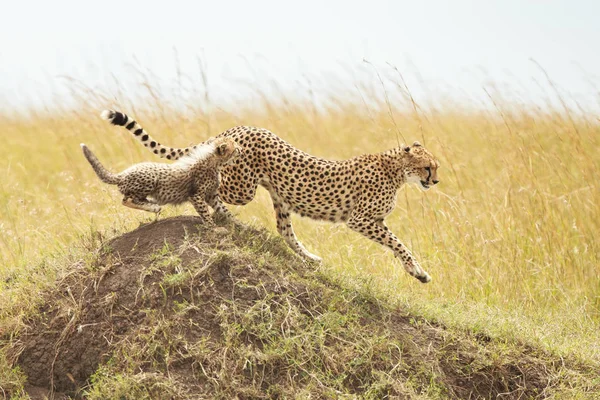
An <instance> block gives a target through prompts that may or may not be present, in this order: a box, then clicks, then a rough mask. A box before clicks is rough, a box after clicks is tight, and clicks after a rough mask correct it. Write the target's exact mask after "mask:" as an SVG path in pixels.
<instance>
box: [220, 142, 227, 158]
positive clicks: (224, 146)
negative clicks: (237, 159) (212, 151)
mask: <svg viewBox="0 0 600 400" xmlns="http://www.w3.org/2000/svg"><path fill="white" fill-rule="evenodd" d="M227 147H228V146H227V143H223V144H220V145H219V147H217V154H218V155H220V156H222V155H225V154H227Z"/></svg>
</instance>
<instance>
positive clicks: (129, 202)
mask: <svg viewBox="0 0 600 400" xmlns="http://www.w3.org/2000/svg"><path fill="white" fill-rule="evenodd" d="M123 205H124V206H125V207H129V208H134V209H136V210H143V211H148V212H153V213H154V214H156V218H155V221H156V220H158V215H159V214H160V210H161V207H160V206H159V205H158V204H156V203H153V202H151V201H149V200H147V199H139V198H134V197H128V196H125V197H124V198H123Z"/></svg>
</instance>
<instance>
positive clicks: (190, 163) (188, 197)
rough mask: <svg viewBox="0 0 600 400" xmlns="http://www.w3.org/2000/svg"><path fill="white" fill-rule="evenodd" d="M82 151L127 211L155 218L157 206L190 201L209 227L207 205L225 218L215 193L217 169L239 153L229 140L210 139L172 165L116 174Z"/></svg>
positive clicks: (135, 168)
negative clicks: (129, 208) (115, 189)
mask: <svg viewBox="0 0 600 400" xmlns="http://www.w3.org/2000/svg"><path fill="white" fill-rule="evenodd" d="M81 148H82V149H83V154H84V155H85V158H87V160H88V161H89V163H90V164H91V165H92V168H93V169H94V171H95V172H96V175H98V177H99V178H100V180H102V181H103V182H105V183H108V184H110V185H117V186H118V187H119V191H120V192H121V193H122V194H123V196H124V198H123V205H125V206H127V207H131V208H135V209H138V210H144V211H149V212H153V213H156V218H158V214H159V213H160V210H161V207H160V206H162V205H165V204H180V203H183V202H186V201H190V202H191V203H192V204H193V206H194V208H195V209H196V211H197V212H198V214H199V215H200V217H202V219H203V220H204V222H205V223H206V224H208V225H213V221H212V218H210V213H209V210H208V206H209V205H210V206H211V207H212V208H213V210H214V211H215V212H217V213H225V214H228V210H227V209H226V208H225V206H224V205H223V203H221V200H220V199H219V196H218V194H217V189H218V188H219V180H220V176H219V169H220V167H221V166H223V165H228V164H230V163H232V162H233V161H234V160H235V158H236V157H237V156H238V154H239V152H240V150H239V146H238V145H237V144H236V143H235V142H234V141H233V140H232V139H230V138H216V139H211V140H209V141H207V142H205V143H204V144H203V145H201V146H198V147H197V148H196V149H194V150H193V151H191V152H190V153H189V154H187V155H186V156H184V157H182V158H180V159H178V160H177V161H176V162H175V163H173V164H165V163H156V162H144V163H140V164H135V165H133V166H131V167H129V168H127V169H126V170H124V171H123V172H121V173H118V174H113V173H112V172H110V171H108V170H107V169H106V168H104V166H103V165H102V164H101V163H100V161H99V160H98V158H96V156H95V155H94V153H92V151H91V150H90V149H88V147H87V146H86V145H85V144H83V143H82V144H81Z"/></svg>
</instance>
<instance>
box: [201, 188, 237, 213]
mask: <svg viewBox="0 0 600 400" xmlns="http://www.w3.org/2000/svg"><path fill="white" fill-rule="evenodd" d="M207 203H208V205H209V206H211V207H212V209H213V210H215V216H217V215H218V216H222V217H225V218H227V219H230V220H233V219H234V217H233V214H232V213H231V211H229V210H228V209H227V207H225V205H224V204H223V202H222V201H221V199H220V198H219V195H218V193H216V192H215V193H214V194H211V195H209V196H208V198H207Z"/></svg>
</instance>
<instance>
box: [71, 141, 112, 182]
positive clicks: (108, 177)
mask: <svg viewBox="0 0 600 400" xmlns="http://www.w3.org/2000/svg"><path fill="white" fill-rule="evenodd" d="M80 146H81V149H82V150H83V155H84V156H85V158H87V160H88V161H89V162H90V164H91V166H92V168H94V171H95V172H96V175H98V178H100V180H101V181H102V182H104V183H108V184H110V185H118V184H119V183H120V182H121V179H120V178H119V176H118V175H115V174H113V173H112V172H110V171H109V170H107V169H106V168H104V166H103V165H102V164H101V163H100V161H99V160H98V158H97V157H96V156H95V155H94V153H92V151H91V150H90V149H88V147H87V146H86V145H85V144H83V143H81V144H80Z"/></svg>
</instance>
